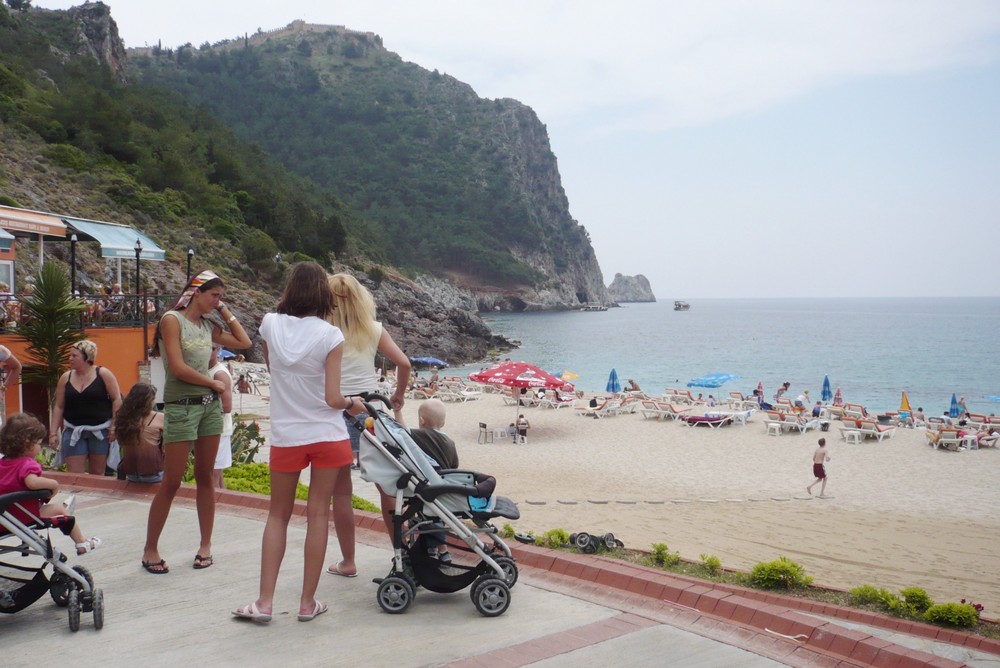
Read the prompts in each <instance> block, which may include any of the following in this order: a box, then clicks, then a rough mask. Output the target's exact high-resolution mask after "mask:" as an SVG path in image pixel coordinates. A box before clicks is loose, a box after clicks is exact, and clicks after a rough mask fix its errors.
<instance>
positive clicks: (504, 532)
mask: <svg viewBox="0 0 1000 668" xmlns="http://www.w3.org/2000/svg"><path fill="white" fill-rule="evenodd" d="M498 533H499V534H500V537H501V538H513V537H514V533H515V532H514V527H512V526H511V525H510V523H509V522H505V523H504V525H503V526H502V527H500V531H499V532H498Z"/></svg>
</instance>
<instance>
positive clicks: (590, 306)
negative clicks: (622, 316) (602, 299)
mask: <svg viewBox="0 0 1000 668" xmlns="http://www.w3.org/2000/svg"><path fill="white" fill-rule="evenodd" d="M580 310H581V311H607V310H608V307H607V306H604V305H603V304H584V305H583V306H581V307H580Z"/></svg>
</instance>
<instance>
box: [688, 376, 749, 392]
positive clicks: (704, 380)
mask: <svg viewBox="0 0 1000 668" xmlns="http://www.w3.org/2000/svg"><path fill="white" fill-rule="evenodd" d="M739 379H740V377H739V376H737V375H736V374H735V373H706V374H705V375H704V376H698V377H697V378H694V379H692V380H690V381H688V384H687V386H688V387H709V388H714V387H722V386H723V385H725V384H726V383H728V382H729V381H731V380H739Z"/></svg>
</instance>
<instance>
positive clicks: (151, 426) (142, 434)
mask: <svg viewBox="0 0 1000 668" xmlns="http://www.w3.org/2000/svg"><path fill="white" fill-rule="evenodd" d="M155 401H156V388H155V387H153V386H152V385H150V384H149V383H136V384H135V385H133V386H132V389H131V390H129V393H128V394H126V395H125V400H124V401H122V407H121V408H120V409H118V412H117V413H116V414H115V431H116V433H117V434H118V445H119V447H121V449H122V461H121V464H119V465H118V473H119V477H122V476H124V477H125V480H128V481H129V482H145V483H154V482H160V481H161V480H163V413H160V412H157V411H154V410H153V403H154V402H155Z"/></svg>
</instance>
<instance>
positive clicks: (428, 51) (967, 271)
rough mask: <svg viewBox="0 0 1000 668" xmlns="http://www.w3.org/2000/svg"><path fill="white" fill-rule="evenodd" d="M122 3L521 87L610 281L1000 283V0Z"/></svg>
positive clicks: (690, 289) (872, 289)
mask: <svg viewBox="0 0 1000 668" xmlns="http://www.w3.org/2000/svg"><path fill="white" fill-rule="evenodd" d="M79 4H81V3H80V2H62V1H61V0H35V2H34V5H35V6H38V7H45V8H48V9H65V8H68V7H70V6H73V5H79ZM105 4H108V5H109V6H110V7H111V15H112V17H113V18H114V19H115V21H116V22H117V24H118V29H119V33H120V35H121V37H122V39H123V40H124V41H125V44H126V46H129V47H133V46H136V47H141V46H145V45H153V44H156V43H157V42H161V43H162V44H163V46H164V47H176V46H179V45H182V44H185V43H188V42H190V43H192V44H194V45H195V46H198V45H200V44H202V43H204V42H209V43H214V42H217V41H220V40H223V39H227V38H233V37H237V36H242V35H243V34H244V33H253V32H256V31H257V29H258V28H261V29H263V30H269V29H274V28H280V27H283V26H285V25H287V24H289V23H291V22H292V21H294V20H296V19H302V20H304V21H306V22H308V23H320V24H329V25H343V26H346V27H348V28H350V29H354V30H361V31H370V32H374V33H377V34H378V35H380V36H381V37H382V39H383V44H384V46H385V47H386V48H387V49H388V50H390V51H393V52H395V53H397V54H399V55H400V56H401V57H402V58H403V59H404V60H407V61H411V62H413V63H416V64H418V65H420V66H422V67H424V68H426V69H428V70H434V69H436V70H438V71H440V72H442V73H446V74H449V75H451V76H453V77H455V78H457V79H459V80H461V81H464V82H466V83H468V84H469V85H471V86H472V87H473V89H474V90H475V91H476V92H477V93H478V94H479V95H480V96H482V97H484V98H490V99H494V98H513V99H516V100H519V101H521V102H522V103H524V104H526V105H528V106H529V107H531V108H532V109H533V110H534V111H535V113H536V114H537V115H538V117H539V119H540V120H541V122H542V123H544V124H545V126H546V127H547V129H548V134H549V141H550V142H551V145H552V150H553V152H554V154H555V156H556V158H557V160H558V165H559V171H560V174H561V177H562V184H563V187H564V189H565V191H566V195H567V197H568V199H569V207H570V213H571V215H572V216H573V217H574V218H575V219H576V220H577V221H578V222H579V223H580V224H581V225H583V226H584V227H585V228H586V229H587V231H588V232H589V234H590V238H591V241H592V244H593V246H594V250H595V252H596V254H597V259H598V262H599V263H600V266H601V269H602V271H603V272H604V277H605V283H606V284H610V282H611V281H612V279H613V278H614V276H615V274H616V273H621V274H624V275H637V274H642V275H644V276H645V277H646V278H647V279H649V282H650V284H651V287H652V290H653V293H654V294H655V295H656V297H657V298H658V299H661V300H664V299H665V300H674V299H683V300H688V301H690V300H692V299H699V298H728V297H868V296H870V297H919V296H1000V280H998V278H997V276H998V271H997V264H998V252H1000V2H996V1H995V0H833V1H825V0H811V1H809V2H801V1H800V0H758V1H756V2H749V1H743V2H739V1H734V0H730V1H724V0H700V1H699V0H673V1H671V2H663V1H662V0H650V1H646V0H621V1H620V2H618V3H609V2H606V1H603V2H597V1H593V0H503V1H499V0H480V1H471V0H467V1H464V2H460V1H457V0H364V1H358V0H354V1H353V2H343V1H338V0H328V1H326V2H316V1H315V0H283V1H282V2H273V0H269V1H263V0H212V1H211V2H206V1H205V0H171V2H149V0H108V1H107V2H106V3H105Z"/></svg>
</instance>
